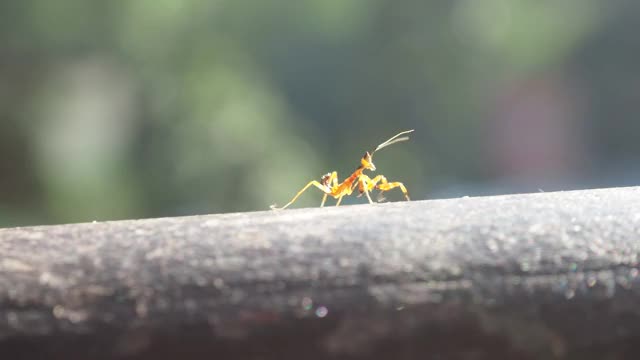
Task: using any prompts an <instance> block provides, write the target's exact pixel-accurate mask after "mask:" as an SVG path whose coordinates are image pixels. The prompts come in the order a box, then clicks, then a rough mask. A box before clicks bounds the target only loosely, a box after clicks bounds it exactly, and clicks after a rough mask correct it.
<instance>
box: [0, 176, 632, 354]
mask: <svg viewBox="0 0 640 360" xmlns="http://www.w3.org/2000/svg"><path fill="white" fill-rule="evenodd" d="M639 254H640V188H620V189H604V190H593V191H575V192H563V193H540V194H531V195H514V196H500V197H487V198H462V199H450V200H437V201H414V202H410V203H406V202H399V203H389V204H377V205H373V206H371V205H358V206H345V207H340V208H323V209H320V208H314V209H300V210H285V211H265V212H253V213H242V214H226V215H207V216H195V217H184V218H166V219H151V220H138V221H121V222H108V223H100V222H98V223H91V224H74V225H62V226H50V227H32V228H15V229H0V359H21V358H28V359H173V358H178V357H179V358H182V359H212V358H216V359H390V358H394V359H429V358H433V359H603V358H607V359H637V358H640V277H639V276H638V255H639Z"/></svg>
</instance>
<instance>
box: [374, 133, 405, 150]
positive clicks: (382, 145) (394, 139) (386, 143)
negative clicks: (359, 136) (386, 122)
mask: <svg viewBox="0 0 640 360" xmlns="http://www.w3.org/2000/svg"><path fill="white" fill-rule="evenodd" d="M410 132H413V130H407V131H403V132H401V133H399V134H396V135H395V136H393V137H392V138H391V139H389V140H387V141H385V142H383V143H382V144H380V145H378V147H377V148H376V149H375V150H373V151H372V152H371V155H373V154H374V153H375V152H376V151H378V150H380V149H383V148H386V147H387V146H389V145H392V144H395V143H397V142H401V141H407V140H409V137H408V136H403V137H399V136H400V135H404V134H408V133H410Z"/></svg>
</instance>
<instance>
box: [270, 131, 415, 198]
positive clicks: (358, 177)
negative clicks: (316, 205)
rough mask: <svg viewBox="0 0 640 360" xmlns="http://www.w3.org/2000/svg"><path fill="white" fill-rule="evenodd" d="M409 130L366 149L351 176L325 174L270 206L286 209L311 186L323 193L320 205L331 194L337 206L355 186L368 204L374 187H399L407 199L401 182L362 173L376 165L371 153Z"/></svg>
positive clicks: (393, 142)
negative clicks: (284, 201)
mask: <svg viewBox="0 0 640 360" xmlns="http://www.w3.org/2000/svg"><path fill="white" fill-rule="evenodd" d="M410 132H413V130H407V131H403V132H401V133H399V134H396V135H395V136H393V137H392V138H390V139H389V140H387V141H385V142H383V143H382V144H380V145H378V147H376V148H375V150H373V151H372V152H371V153H369V152H368V151H367V152H365V153H364V156H363V157H362V158H361V159H360V166H358V168H357V169H356V170H355V171H354V172H353V173H352V174H351V176H349V177H348V178H346V179H345V180H344V181H343V182H341V183H338V173H337V172H336V171H334V172H331V173H328V174H325V175H323V176H322V177H321V178H320V181H316V180H312V181H310V182H309V183H308V184H307V185H305V187H303V188H302V190H300V191H298V193H297V194H296V196H294V197H293V199H291V201H289V202H288V203H287V204H286V205H285V206H283V207H281V208H277V207H276V205H272V206H271V208H272V209H274V210H281V209H286V208H287V207H288V206H289V205H291V204H293V203H294V202H295V201H296V200H297V199H298V197H300V195H302V193H304V192H305V191H306V190H307V189H308V188H309V187H311V186H315V187H317V188H318V189H320V191H322V192H323V193H324V196H323V197H322V203H321V204H320V207H323V206H324V203H325V202H326V201H327V197H328V196H332V197H334V198H335V199H338V202H337V203H336V206H339V205H340V202H342V198H343V197H345V196H347V195H351V194H352V193H353V191H354V190H355V189H356V187H357V188H358V191H359V192H360V195H358V196H361V195H362V194H363V193H364V194H365V195H366V196H367V199H369V203H370V204H373V201H372V200H371V196H370V195H369V193H370V192H371V191H372V190H374V189H376V190H380V193H381V194H382V193H383V192H385V191H389V190H391V189H394V188H400V190H402V193H403V194H404V197H405V198H406V199H407V201H409V193H408V192H407V188H406V187H405V186H404V184H402V183H401V182H389V181H387V178H386V177H384V175H378V176H376V177H374V178H373V179H371V178H370V177H369V176H367V175H366V174H364V170H371V171H375V170H376V166H375V165H374V164H373V154H375V153H376V151H378V150H380V149H383V148H385V147H387V146H389V145H391V144H395V143H397V142H400V141H406V140H409V137H408V136H404V137H401V136H402V135H405V134H408V133H410Z"/></svg>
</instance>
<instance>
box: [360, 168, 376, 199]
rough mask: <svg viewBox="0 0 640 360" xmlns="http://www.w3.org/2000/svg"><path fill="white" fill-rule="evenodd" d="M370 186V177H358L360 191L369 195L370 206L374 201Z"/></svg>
mask: <svg viewBox="0 0 640 360" xmlns="http://www.w3.org/2000/svg"><path fill="white" fill-rule="evenodd" d="M370 184H371V178H370V177H368V176H367V175H365V174H361V175H360V176H359V177H358V189H359V190H360V193H362V192H364V194H365V195H367V199H368V200H369V204H373V200H371V196H370V195H369V191H370V190H369V188H370ZM374 186H375V185H374Z"/></svg>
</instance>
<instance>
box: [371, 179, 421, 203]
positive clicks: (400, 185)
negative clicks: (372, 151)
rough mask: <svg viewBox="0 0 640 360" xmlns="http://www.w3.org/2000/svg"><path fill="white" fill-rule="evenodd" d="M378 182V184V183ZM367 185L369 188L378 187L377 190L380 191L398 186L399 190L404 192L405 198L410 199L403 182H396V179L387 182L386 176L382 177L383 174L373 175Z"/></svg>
mask: <svg viewBox="0 0 640 360" xmlns="http://www.w3.org/2000/svg"><path fill="white" fill-rule="evenodd" d="M378 183H380V184H378ZM369 187H370V189H374V188H375V189H378V190H380V192H381V193H383V192H385V191H389V190H391V189H394V188H397V187H398V188H400V190H401V191H402V193H403V194H404V197H405V199H407V201H409V200H411V199H409V192H408V191H407V188H406V187H405V186H404V184H403V183H401V182H398V181H396V182H389V181H387V178H386V177H384V175H378V176H376V177H374V178H373V179H372V180H371V181H370V182H369Z"/></svg>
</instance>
